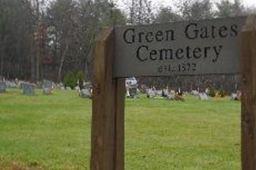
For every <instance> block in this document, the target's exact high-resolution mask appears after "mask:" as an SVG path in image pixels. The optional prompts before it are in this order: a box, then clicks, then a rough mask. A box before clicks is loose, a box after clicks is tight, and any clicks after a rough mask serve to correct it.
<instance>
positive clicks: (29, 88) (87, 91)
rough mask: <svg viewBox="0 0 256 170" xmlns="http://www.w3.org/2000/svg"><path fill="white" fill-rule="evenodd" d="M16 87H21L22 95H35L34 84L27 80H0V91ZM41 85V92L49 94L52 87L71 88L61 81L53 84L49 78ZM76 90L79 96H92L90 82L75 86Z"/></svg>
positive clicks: (3, 91)
mask: <svg viewBox="0 0 256 170" xmlns="http://www.w3.org/2000/svg"><path fill="white" fill-rule="evenodd" d="M8 87H9V88H17V87H20V88H21V89H22V93H23V94H24V95H28V96H33V95H35V88H36V85H35V84H32V83H29V82H23V81H19V82H17V83H15V82H11V81H3V80H1V81H0V93H5V92H6V89H7V88H8ZM41 87H42V89H43V94H45V95H50V94H52V92H53V89H54V88H59V89H61V90H71V88H70V87H66V88H65V87H64V85H63V84H62V83H59V84H57V85H56V84H55V83H54V82H52V81H49V80H43V81H42V84H41ZM76 89H77V91H78V92H79V96H80V97H82V98H92V85H91V83H84V84H83V88H82V89H80V88H79V87H76Z"/></svg>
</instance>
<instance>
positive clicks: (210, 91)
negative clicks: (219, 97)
mask: <svg viewBox="0 0 256 170" xmlns="http://www.w3.org/2000/svg"><path fill="white" fill-rule="evenodd" d="M215 94H216V93H215V90H214V88H213V87H210V88H209V96H210V97H215Z"/></svg>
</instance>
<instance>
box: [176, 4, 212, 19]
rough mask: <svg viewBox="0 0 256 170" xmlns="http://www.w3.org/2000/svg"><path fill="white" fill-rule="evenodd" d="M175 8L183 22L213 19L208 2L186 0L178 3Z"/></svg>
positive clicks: (210, 5)
mask: <svg viewBox="0 0 256 170" xmlns="http://www.w3.org/2000/svg"><path fill="white" fill-rule="evenodd" d="M177 7H178V9H179V11H180V13H181V15H182V17H183V19H185V20H200V19H209V18H213V17H214V13H213V10H212V3H211V2H210V0H196V1H195V0H193V1H188V0H186V1H184V2H181V3H179V5H178V6H177Z"/></svg>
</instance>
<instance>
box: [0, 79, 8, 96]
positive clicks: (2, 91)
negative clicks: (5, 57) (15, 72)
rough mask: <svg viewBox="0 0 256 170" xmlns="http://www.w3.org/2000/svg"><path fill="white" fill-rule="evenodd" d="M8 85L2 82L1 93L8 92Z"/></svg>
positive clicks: (0, 84)
mask: <svg viewBox="0 0 256 170" xmlns="http://www.w3.org/2000/svg"><path fill="white" fill-rule="evenodd" d="M6 88H7V86H6V83H5V82H4V81H0V93H4V92H6Z"/></svg>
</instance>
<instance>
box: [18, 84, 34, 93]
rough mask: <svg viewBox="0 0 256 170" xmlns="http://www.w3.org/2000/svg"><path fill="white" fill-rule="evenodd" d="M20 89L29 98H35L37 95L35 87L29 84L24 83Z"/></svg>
mask: <svg viewBox="0 0 256 170" xmlns="http://www.w3.org/2000/svg"><path fill="white" fill-rule="evenodd" d="M20 87H21V89H22V93H23V94H24V95H27V96H33V95H35V85H34V84H31V83H27V82H22V83H21V84H20Z"/></svg>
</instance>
